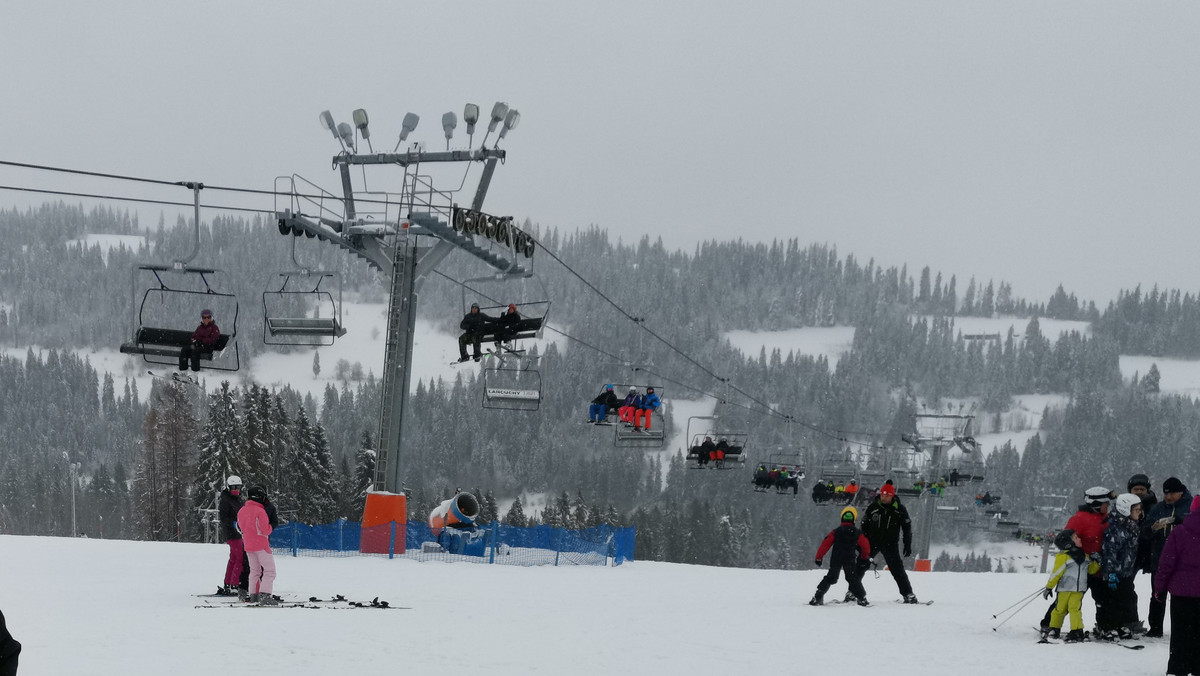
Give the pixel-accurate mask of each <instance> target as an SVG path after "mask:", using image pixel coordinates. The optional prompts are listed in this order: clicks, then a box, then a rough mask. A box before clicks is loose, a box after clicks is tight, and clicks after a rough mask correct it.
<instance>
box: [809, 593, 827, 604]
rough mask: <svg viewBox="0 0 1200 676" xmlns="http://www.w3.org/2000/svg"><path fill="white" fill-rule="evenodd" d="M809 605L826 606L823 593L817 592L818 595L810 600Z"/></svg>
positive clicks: (814, 595)
mask: <svg viewBox="0 0 1200 676" xmlns="http://www.w3.org/2000/svg"><path fill="white" fill-rule="evenodd" d="M808 605H810V606H823V605H825V595H824V594H822V593H821V592H817V593H816V594H813V597H812V598H811V599H809V601H808Z"/></svg>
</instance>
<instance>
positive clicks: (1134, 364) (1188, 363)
mask: <svg viewBox="0 0 1200 676" xmlns="http://www.w3.org/2000/svg"><path fill="white" fill-rule="evenodd" d="M1120 364H1121V377H1122V378H1124V379H1125V380H1126V381H1129V380H1131V379H1132V378H1133V374H1135V373H1136V374H1138V377H1139V378H1141V377H1143V376H1145V375H1146V373H1147V372H1148V371H1149V370H1150V366H1151V365H1154V364H1157V365H1158V373H1159V375H1160V376H1161V378H1160V379H1159V382H1158V387H1159V390H1160V391H1162V392H1168V393H1170V394H1186V395H1189V396H1192V397H1197V396H1200V360H1189V359H1164V358H1162V357H1148V356H1143V355H1138V356H1133V355H1125V354H1123V355H1121V356H1120Z"/></svg>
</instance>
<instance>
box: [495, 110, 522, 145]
mask: <svg viewBox="0 0 1200 676" xmlns="http://www.w3.org/2000/svg"><path fill="white" fill-rule="evenodd" d="M520 122H521V112H520V111H519V110H517V109H516V108H511V109H509V111H508V114H506V115H505V116H504V127H503V128H501V129H500V138H504V137H505V136H508V132H509V131H510V130H513V129H516V128H517V125H518V124H519V123H520Z"/></svg>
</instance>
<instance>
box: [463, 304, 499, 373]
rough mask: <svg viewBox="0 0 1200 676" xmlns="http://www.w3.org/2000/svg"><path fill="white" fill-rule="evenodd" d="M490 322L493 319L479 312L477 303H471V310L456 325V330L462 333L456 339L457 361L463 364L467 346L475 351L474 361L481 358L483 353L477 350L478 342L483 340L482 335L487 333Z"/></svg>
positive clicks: (465, 358)
mask: <svg viewBox="0 0 1200 676" xmlns="http://www.w3.org/2000/svg"><path fill="white" fill-rule="evenodd" d="M492 321H493V319H492V317H491V316H490V315H486V314H484V313H482V312H480V311H479V303H471V310H470V311H469V312H467V314H466V315H464V316H463V318H462V321H461V322H459V323H458V328H460V329H462V331H463V333H462V335H461V336H459V337H458V361H460V362H464V361H466V360H467V345H468V344H470V345H471V346H472V347H473V348H474V349H475V361H479V360H480V359H482V358H483V351H482V350H481V349H480V348H479V341H481V340H483V334H485V333H487V328H488V325H489V324H491V323H492Z"/></svg>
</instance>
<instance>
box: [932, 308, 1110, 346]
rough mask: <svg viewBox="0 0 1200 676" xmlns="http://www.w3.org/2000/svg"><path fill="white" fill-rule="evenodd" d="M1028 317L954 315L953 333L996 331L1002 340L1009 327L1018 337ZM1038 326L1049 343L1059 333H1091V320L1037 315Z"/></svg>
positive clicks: (1086, 334)
mask: <svg viewBox="0 0 1200 676" xmlns="http://www.w3.org/2000/svg"><path fill="white" fill-rule="evenodd" d="M924 317H925V318H926V319H930V320H932V319H933V317H932V316H931V315H924ZM1029 319H1030V318H1029V317H1013V316H1011V315H1001V316H997V317H955V318H954V331H955V333H963V334H985V333H998V334H1000V339H1001V340H1004V339H1005V338H1006V337H1007V336H1008V330H1009V329H1010V328H1011V329H1012V330H1013V332H1014V333H1015V334H1016V336H1017V337H1018V338H1020V337H1023V336H1024V334H1025V327H1026V326H1028V325H1029ZM1038 326H1039V327H1040V329H1041V331H1042V335H1043V336H1046V338H1048V339H1049V340H1050V342H1051V343H1053V342H1054V341H1055V340H1057V339H1058V337H1059V336H1060V335H1062V334H1064V333H1069V332H1071V331H1078V332H1080V333H1082V334H1083V335H1085V336H1090V335H1092V324H1091V322H1080V321H1071V320H1066V319H1048V318H1046V317H1038Z"/></svg>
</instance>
